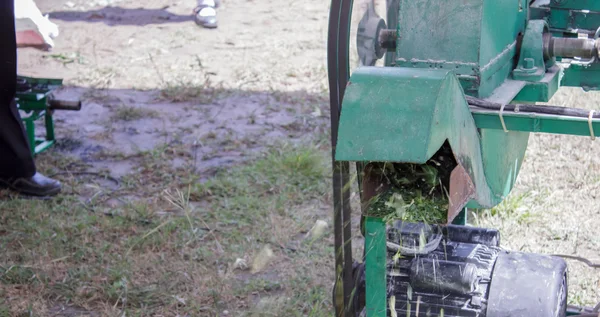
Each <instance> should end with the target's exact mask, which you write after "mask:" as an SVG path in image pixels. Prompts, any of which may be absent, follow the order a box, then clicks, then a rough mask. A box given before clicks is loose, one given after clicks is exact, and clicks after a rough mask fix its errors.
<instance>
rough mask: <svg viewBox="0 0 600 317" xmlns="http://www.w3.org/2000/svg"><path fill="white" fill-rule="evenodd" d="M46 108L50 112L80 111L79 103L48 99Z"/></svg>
mask: <svg viewBox="0 0 600 317" xmlns="http://www.w3.org/2000/svg"><path fill="white" fill-rule="evenodd" d="M48 106H49V108H50V109H52V110H69V111H79V110H81V101H80V100H56V99H50V100H48Z"/></svg>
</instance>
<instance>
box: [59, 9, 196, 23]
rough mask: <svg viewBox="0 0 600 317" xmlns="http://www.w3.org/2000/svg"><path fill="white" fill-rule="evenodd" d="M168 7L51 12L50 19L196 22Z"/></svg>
mask: <svg viewBox="0 0 600 317" xmlns="http://www.w3.org/2000/svg"><path fill="white" fill-rule="evenodd" d="M167 8H168V7H164V8H161V9H146V8H136V9H129V8H121V7H105V8H101V9H98V10H89V11H54V12H50V13H49V15H50V19H56V20H62V21H66V22H77V21H81V22H97V23H104V24H106V25H110V26H118V25H138V26H145V25H149V24H165V23H179V22H188V21H192V20H194V17H193V16H192V13H191V12H190V14H189V15H178V14H174V13H171V12H169V11H167V10H166V9H167Z"/></svg>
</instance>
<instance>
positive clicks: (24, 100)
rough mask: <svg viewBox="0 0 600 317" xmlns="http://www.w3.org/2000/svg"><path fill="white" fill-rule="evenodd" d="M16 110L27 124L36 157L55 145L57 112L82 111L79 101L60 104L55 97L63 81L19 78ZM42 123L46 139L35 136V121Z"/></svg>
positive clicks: (32, 150) (28, 137)
mask: <svg viewBox="0 0 600 317" xmlns="http://www.w3.org/2000/svg"><path fill="white" fill-rule="evenodd" d="M17 83H18V85H17V87H18V89H17V94H16V98H15V99H16V100H15V101H16V103H17V108H18V109H19V110H20V111H21V112H22V115H21V120H23V123H24V125H25V130H26V132H27V139H28V141H29V146H30V148H31V153H32V154H34V155H37V154H40V153H42V152H44V151H46V150H47V149H49V148H50V147H51V146H52V145H54V143H55V142H56V138H55V135H54V119H53V117H52V115H53V113H54V111H55V110H74V111H78V110H80V109H81V102H79V101H59V100H56V99H55V98H54V97H53V92H54V91H55V90H57V89H58V88H60V87H61V86H62V84H63V81H62V79H50V78H33V77H24V76H18V78H17ZM38 121H43V124H44V128H45V129H44V130H45V131H44V132H45V134H44V135H43V136H37V135H36V122H38Z"/></svg>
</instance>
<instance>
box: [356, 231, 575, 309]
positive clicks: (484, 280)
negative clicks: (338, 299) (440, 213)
mask: <svg viewBox="0 0 600 317" xmlns="http://www.w3.org/2000/svg"><path fill="white" fill-rule="evenodd" d="M387 238H388V240H387V241H388V242H387V247H388V259H387V262H388V263H387V284H388V287H387V299H388V301H387V302H388V305H387V306H388V316H445V317H454V316H456V317H458V316H460V317H470V316H473V317H508V316H511V317H518V316H527V317H530V316H552V317H562V316H565V315H566V308H567V303H566V300H567V296H566V295H567V265H566V263H565V261H564V260H563V259H561V258H558V257H554V256H546V255H540V254H530V253H522V252H511V251H506V250H503V249H501V248H500V247H499V244H500V234H499V232H498V231H497V230H492V229H483V228H474V227H466V226H455V225H448V226H438V225H427V224H423V223H406V222H401V221H398V222H395V223H394V224H393V225H390V226H389V227H388V230H387ZM359 268H360V269H358V270H355V272H356V273H355V274H359V276H357V278H356V281H357V282H358V283H359V284H358V288H359V289H360V290H362V292H360V293H361V294H362V296H364V294H365V293H364V290H365V279H364V268H362V266H360V267H359ZM360 275H362V276H360ZM356 303H364V299H357V301H356ZM359 305H360V304H358V305H357V306H359ZM392 309H393V310H395V313H396V314H395V315H392V313H391V310H392ZM358 311H359V312H360V311H362V308H360V309H359V310H358Z"/></svg>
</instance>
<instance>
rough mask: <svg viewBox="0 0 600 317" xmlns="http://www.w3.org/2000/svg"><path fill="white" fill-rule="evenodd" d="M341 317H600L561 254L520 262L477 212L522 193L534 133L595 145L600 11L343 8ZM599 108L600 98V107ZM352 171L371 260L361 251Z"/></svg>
mask: <svg viewBox="0 0 600 317" xmlns="http://www.w3.org/2000/svg"><path fill="white" fill-rule="evenodd" d="M330 10H331V11H330V20H329V35H328V73H329V88H330V103H331V137H332V145H333V150H332V162H333V197H334V235H335V252H336V253H335V265H336V267H335V269H336V274H337V275H336V276H337V280H336V286H335V288H334V303H335V306H336V316H367V317H384V316H479V317H504V316H513V317H517V316H553V317H555V316H567V315H573V316H598V315H599V311H600V304H599V305H598V306H596V307H587V308H585V307H574V306H570V305H568V303H567V293H568V292H567V291H568V287H567V285H568V284H567V265H566V262H565V261H564V259H563V258H561V257H559V256H551V255H541V254H529V253H520V252H508V251H506V250H503V249H501V248H500V235H499V233H498V231H497V230H494V229H493V228H489V229H487V228H474V227H471V226H466V224H467V210H468V209H473V210H477V209H483V208H492V207H494V206H496V205H498V204H499V203H500V202H502V201H503V200H504V199H505V198H506V197H507V195H508V194H509V193H510V192H511V189H512V188H513V185H514V184H515V181H516V179H517V176H518V174H519V170H520V168H521V164H522V162H523V158H524V156H525V152H526V149H527V145H528V140H529V136H530V134H531V133H555V134H568V135H578V136H583V137H591V138H595V137H596V135H598V134H600V111H599V112H595V111H590V110H584V109H576V108H568V107H558V106H550V105H540V104H537V103H538V102H548V101H549V100H550V99H551V98H552V96H553V95H554V94H555V93H556V91H557V90H558V89H559V88H560V87H561V86H571V87H581V88H583V89H584V90H585V91H591V90H598V89H600V60H599V58H600V56H599V49H600V40H599V39H598V38H599V36H600V1H593V0H587V1H586V0H531V1H530V0H387V1H383V0H379V1H376V0H332V2H331V9H330ZM599 100H600V99H599ZM351 164H352V165H354V166H355V167H356V171H357V177H356V180H357V183H358V189H359V193H360V200H361V211H362V213H361V217H360V218H361V220H360V226H359V228H360V229H359V230H360V233H361V234H362V236H363V237H364V248H363V249H364V252H363V254H362V256H361V257H360V260H359V261H356V260H355V259H354V258H353V255H352V250H353V246H352V237H353V236H356V234H355V233H354V232H353V231H355V229H354V228H355V227H353V224H352V221H351V220H352V214H351V204H350V201H351V200H350V192H349V190H348V189H349V188H350V187H351V184H352V182H354V179H351V177H350V175H351V172H350V171H351Z"/></svg>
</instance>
